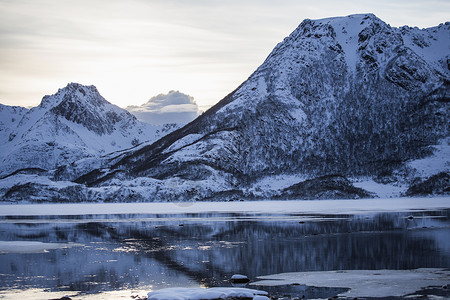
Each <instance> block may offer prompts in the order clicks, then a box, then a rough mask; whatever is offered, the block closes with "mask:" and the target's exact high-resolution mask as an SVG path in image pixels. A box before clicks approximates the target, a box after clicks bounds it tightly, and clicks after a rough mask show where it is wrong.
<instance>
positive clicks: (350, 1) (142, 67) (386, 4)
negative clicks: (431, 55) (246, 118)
mask: <svg viewBox="0 0 450 300" xmlns="http://www.w3.org/2000/svg"><path fill="white" fill-rule="evenodd" d="M368 12H371V13H374V14H375V15H377V16H378V17H379V18H381V19H382V20H384V21H385V22H387V23H388V24H390V25H391V26H395V27H399V26H403V25H409V26H417V27H420V28H423V27H431V26H436V25H438V24H439V23H443V22H446V21H450V1H448V0H441V1H437V0H427V1H417V0H407V1H406V0H405V1H403V0H377V1H367V0H340V1H335V0H315V1H310V0H308V1H304V0H126V1H125V0H122V1H119V0H77V1H73V0H0V103H2V104H6V105H20V106H36V105H38V104H39V103H40V101H41V99H42V97H43V96H44V95H48V94H54V93H55V92H57V90H58V89H59V88H62V87H64V86H66V85H67V83H69V82H78V83H81V84H85V85H95V86H96V87H97V88H98V90H99V92H100V93H101V94H102V95H103V97H105V98H106V99H107V100H108V101H110V102H111V103H114V104H116V105H118V106H120V107H126V106H129V105H142V104H144V103H146V102H147V101H148V100H149V99H150V98H151V97H153V96H155V95H158V94H161V93H166V94H167V93H168V92H169V91H172V90H176V91H180V92H182V93H185V94H187V95H189V96H191V97H193V98H194V101H195V102H196V103H197V104H198V106H199V107H200V109H201V110H205V109H206V108H207V107H209V106H211V105H213V104H215V103H216V102H218V101H219V100H221V99H222V98H223V97H225V96H226V95H227V94H228V93H230V92H232V91H233V90H234V89H235V88H236V87H237V86H238V85H239V84H241V83H242V82H243V81H245V80H246V79H247V78H248V77H249V76H250V75H251V73H252V72H253V71H254V70H256V68H257V67H258V66H259V65H260V64H261V63H262V62H263V61H264V59H265V58H266V57H267V56H268V55H269V53H270V52H271V50H272V49H273V48H274V47H275V46H276V44H277V43H279V42H281V41H282V40H283V38H284V37H286V36H288V35H289V34H290V33H291V32H292V31H293V30H294V29H295V28H296V27H297V26H298V25H299V24H300V23H301V21H302V20H304V19H306V18H309V19H321V18H326V17H332V16H345V15H350V14H355V13H368Z"/></svg>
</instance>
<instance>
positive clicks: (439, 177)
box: [406, 172, 450, 196]
mask: <svg viewBox="0 0 450 300" xmlns="http://www.w3.org/2000/svg"><path fill="white" fill-rule="evenodd" d="M448 194H450V174H449V173H447V172H441V173H439V174H436V175H433V176H431V177H429V178H428V179H426V180H424V181H421V182H419V183H416V184H413V185H412V186H411V187H410V188H409V189H408V190H407V191H406V195H407V196H424V195H448Z"/></svg>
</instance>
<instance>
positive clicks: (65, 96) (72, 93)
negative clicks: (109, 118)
mask: <svg viewBox="0 0 450 300" xmlns="http://www.w3.org/2000/svg"><path fill="white" fill-rule="evenodd" d="M63 101H72V102H73V101H78V102H85V103H86V102H89V103H91V104H93V105H96V106H101V105H104V104H109V102H108V101H106V100H105V99H104V98H103V97H102V96H101V95H100V93H99V92H98V90H97V88H96V87H95V86H93V85H89V86H87V85H82V84H79V83H73V82H72V83H69V84H67V86H66V87H64V88H60V89H58V92H57V93H56V94H53V95H46V96H44V97H43V98H42V101H41V104H40V105H39V107H41V108H45V109H50V108H52V107H55V106H57V105H59V104H60V103H61V102H63Z"/></svg>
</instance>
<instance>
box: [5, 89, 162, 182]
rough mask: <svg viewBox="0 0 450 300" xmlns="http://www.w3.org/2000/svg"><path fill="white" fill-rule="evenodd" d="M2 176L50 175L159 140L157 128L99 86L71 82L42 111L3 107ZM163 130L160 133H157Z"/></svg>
mask: <svg viewBox="0 0 450 300" xmlns="http://www.w3.org/2000/svg"><path fill="white" fill-rule="evenodd" d="M0 114H1V116H2V118H1V120H2V121H1V123H0V140H1V146H0V165H1V166H2V167H1V169H0V176H5V175H8V174H10V173H11V172H14V171H17V170H19V169H35V170H36V169H42V170H51V169H55V168H56V167H58V166H61V165H65V164H68V163H71V162H73V161H75V160H79V159H82V158H87V157H92V158H94V157H98V156H99V155H104V154H107V153H110V152H113V151H118V150H123V149H127V148H131V147H133V146H135V145H138V144H140V143H142V142H145V141H149V140H151V141H154V140H156V138H157V137H160V136H161V134H160V131H161V129H162V128H161V126H152V125H149V124H144V123H142V122H139V121H137V120H136V118H135V117H134V116H133V115H131V114H130V113H128V112H127V111H126V110H124V109H121V108H119V107H117V106H115V105H112V104H110V103H109V102H108V101H106V100H105V99H104V98H103V97H102V96H101V95H100V94H99V92H98V91H97V89H96V88H95V87H94V86H83V85H80V84H77V83H70V84H68V85H67V86H66V87H65V88H63V89H60V90H59V91H58V92H57V93H56V94H54V95H51V96H45V97H44V98H43V99H42V102H41V103H40V105H39V106H37V107H34V108H32V109H30V110H27V109H25V108H21V107H9V106H5V105H2V106H1V107H0ZM157 131H158V132H157Z"/></svg>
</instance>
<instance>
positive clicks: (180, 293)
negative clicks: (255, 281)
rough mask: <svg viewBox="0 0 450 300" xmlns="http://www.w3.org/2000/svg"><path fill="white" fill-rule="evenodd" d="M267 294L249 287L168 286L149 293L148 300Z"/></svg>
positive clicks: (206, 298)
mask: <svg viewBox="0 0 450 300" xmlns="http://www.w3.org/2000/svg"><path fill="white" fill-rule="evenodd" d="M265 295H267V292H264V291H258V290H252V289H247V288H209V289H204V288H168V289H162V290H158V291H154V292H150V293H148V300H200V299H201V300H208V299H228V298H229V297H230V298H231V297H233V298H246V299H248V298H251V299H255V298H256V299H263V298H262V297H261V296H265ZM266 299H268V298H266Z"/></svg>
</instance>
